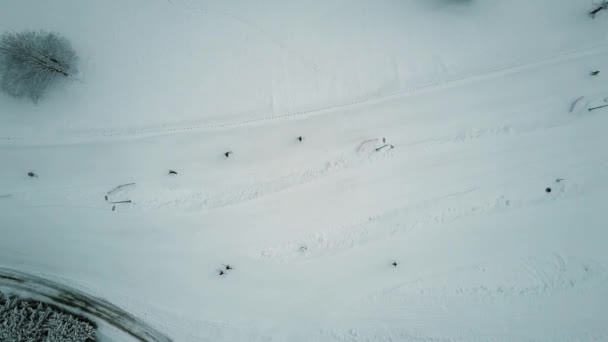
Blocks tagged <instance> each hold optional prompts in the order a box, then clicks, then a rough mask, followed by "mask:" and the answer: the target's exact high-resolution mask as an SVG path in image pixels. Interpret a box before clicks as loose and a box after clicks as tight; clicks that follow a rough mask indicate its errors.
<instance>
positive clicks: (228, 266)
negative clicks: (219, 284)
mask: <svg viewBox="0 0 608 342" xmlns="http://www.w3.org/2000/svg"><path fill="white" fill-rule="evenodd" d="M224 268H225V269H226V271H230V270H233V269H234V267H232V266H231V265H228V264H226V265H224Z"/></svg>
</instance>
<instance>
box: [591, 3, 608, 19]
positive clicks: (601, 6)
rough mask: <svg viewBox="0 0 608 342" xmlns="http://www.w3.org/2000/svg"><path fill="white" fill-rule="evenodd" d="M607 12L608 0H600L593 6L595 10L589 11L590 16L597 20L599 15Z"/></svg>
mask: <svg viewBox="0 0 608 342" xmlns="http://www.w3.org/2000/svg"><path fill="white" fill-rule="evenodd" d="M606 10H608V0H600V1H599V2H597V3H596V4H595V5H593V8H592V9H591V11H589V15H590V16H591V18H595V16H596V15H598V14H599V13H600V12H601V11H606Z"/></svg>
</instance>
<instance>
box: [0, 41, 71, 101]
mask: <svg viewBox="0 0 608 342" xmlns="http://www.w3.org/2000/svg"><path fill="white" fill-rule="evenodd" d="M77 62H78V56H77V55H76V52H75V51H74V50H73V49H72V46H71V44H70V42H69V41H68V40H67V39H66V38H64V37H62V36H60V35H58V34H56V33H52V32H44V31H26V32H18V33H16V32H9V33H5V34H4V35H2V36H0V78H1V80H0V89H2V90H3V91H4V92H6V93H7V94H9V95H11V96H14V97H24V96H25V97H29V98H30V99H31V100H32V101H34V102H35V103H36V102H38V100H40V98H42V96H43V95H44V94H45V93H46V91H47V89H48V88H49V87H50V86H51V85H52V84H54V83H57V82H58V81H60V80H62V79H69V78H74V75H75V74H76V73H77V71H78V70H77Z"/></svg>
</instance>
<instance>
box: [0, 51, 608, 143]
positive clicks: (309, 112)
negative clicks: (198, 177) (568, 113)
mask: <svg viewBox="0 0 608 342" xmlns="http://www.w3.org/2000/svg"><path fill="white" fill-rule="evenodd" d="M607 47H608V44H597V45H593V46H589V47H585V48H579V49H575V50H569V51H565V52H560V53H557V54H555V55H551V56H549V57H545V58H541V59H537V60H531V61H527V62H522V63H514V64H511V65H504V66H500V67H496V68H493V69H489V70H487V71H484V72H481V73H464V74H461V75H459V76H456V77H453V78H451V79H449V80H444V81H433V82H430V83H428V84H425V85H422V86H418V87H409V88H403V89H399V90H396V91H392V92H385V93H379V94H376V95H372V96H367V97H360V98H355V99H353V100H352V101H350V102H347V103H342V104H335V105H329V106H322V107H314V108H309V109H306V110H302V111H296V112H292V113H285V114H281V115H271V116H265V117H261V118H254V119H249V120H242V121H234V122H223V123H205V122H202V121H191V122H188V123H184V125H180V126H175V125H174V124H169V123H167V124H161V125H156V126H150V127H147V128H146V127H139V128H131V129H129V128H126V129H101V130H99V129H86V130H85V132H86V133H87V134H85V135H78V134H74V135H71V136H68V137H66V138H61V139H58V138H26V137H0V141H3V142H4V143H7V142H10V143H15V142H17V141H19V142H24V143H32V144H37V143H54V144H68V145H69V144H77V143H84V142H90V141H99V139H97V138H116V139H125V138H127V139H128V138H133V137H153V136H158V135H167V134H176V133H182V132H188V131H197V130H207V129H220V128H236V127H242V126H255V125H259V124H263V123H266V122H269V121H276V120H282V119H293V118H296V119H297V118H304V117H310V116H316V115H321V114H329V113H334V112H337V111H338V110H344V109H348V108H357V107H360V106H364V105H368V104H373V103H380V102H384V101H387V100H390V99H393V98H398V97H402V96H410V95H413V94H416V93H421V92H423V91H424V92H427V91H433V90H440V89H448V88H454V87H457V86H462V85H465V84H468V83H472V82H477V81H482V80H486V79H492V78H497V77H501V76H506V75H510V74H515V73H518V72H522V71H525V70H528V69H533V68H539V67H542V66H548V65H552V64H557V63H561V62H565V61H570V60H575V59H578V58H582V57H586V56H591V55H600V54H604V53H607V52H608V50H607V49H606V48H607ZM171 126H174V127H171ZM68 135H69V134H68ZM106 140H107V139H101V141H106Z"/></svg>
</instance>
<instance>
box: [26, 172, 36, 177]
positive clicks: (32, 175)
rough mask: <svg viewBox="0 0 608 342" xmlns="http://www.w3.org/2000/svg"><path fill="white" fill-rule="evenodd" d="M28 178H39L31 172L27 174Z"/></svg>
mask: <svg viewBox="0 0 608 342" xmlns="http://www.w3.org/2000/svg"><path fill="white" fill-rule="evenodd" d="M27 175H28V176H30V177H32V178H38V175H37V174H35V173H34V172H32V171H30V172H28V173H27Z"/></svg>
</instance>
